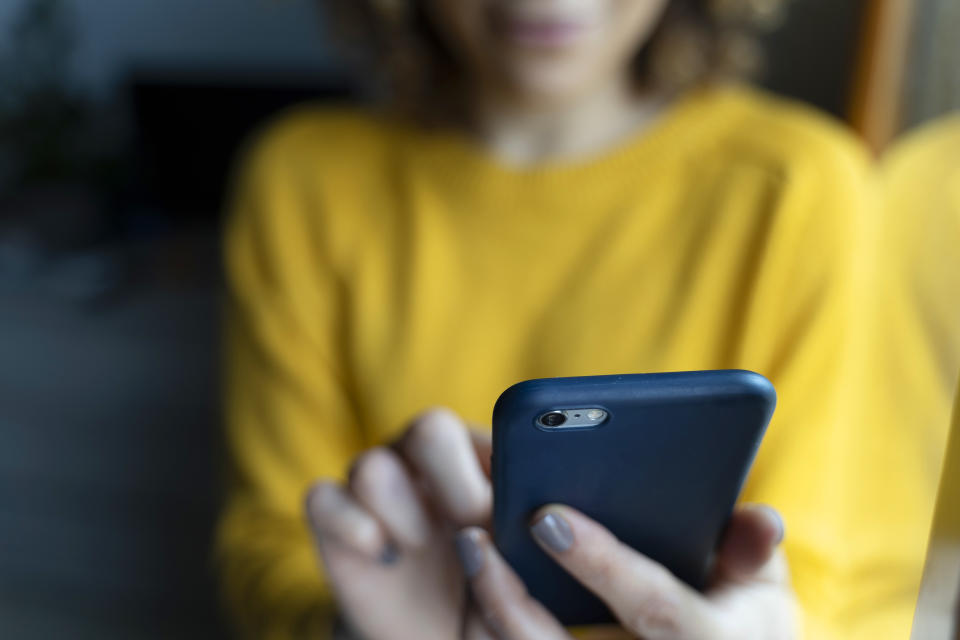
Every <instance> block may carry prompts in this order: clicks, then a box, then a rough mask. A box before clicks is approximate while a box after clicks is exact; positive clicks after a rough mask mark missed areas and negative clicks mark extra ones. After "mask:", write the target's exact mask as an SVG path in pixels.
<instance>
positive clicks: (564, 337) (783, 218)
mask: <svg viewBox="0 0 960 640" xmlns="http://www.w3.org/2000/svg"><path fill="white" fill-rule="evenodd" d="M342 4H343V6H342V7H341V8H346V9H347V10H352V11H353V13H354V15H355V16H356V17H358V18H359V22H358V24H360V25H361V26H365V27H366V31H362V32H361V35H359V36H358V37H357V40H358V41H360V42H362V43H364V44H365V45H370V49H371V50H372V51H374V52H375V53H376V54H377V55H375V56H374V62H377V63H379V64H380V68H386V69H388V71H389V73H388V76H389V78H391V79H393V80H394V83H393V91H392V92H387V93H386V95H388V96H389V97H391V98H392V99H393V100H392V102H391V103H390V104H391V105H392V106H393V107H394V108H393V109H392V110H385V111H373V110H370V111H365V110H358V109H319V110H318V109H309V108H308V109H303V110H301V111H299V112H297V113H293V114H290V115H288V116H287V117H286V118H285V119H284V120H282V121H281V122H280V123H278V124H276V125H275V126H274V127H273V128H272V129H271V130H270V131H268V132H267V133H266V134H264V135H263V136H262V138H261V139H260V141H259V142H258V144H257V145H256V147H255V148H254V149H253V150H252V152H251V153H250V156H249V159H248V161H247V163H246V166H245V169H244V171H243V172H242V174H241V176H240V179H239V184H238V190H237V196H236V199H235V201H234V207H233V217H232V219H231V224H230V228H229V231H228V235H227V263H228V272H229V280H230V287H231V293H232V302H233V306H232V309H231V318H230V319H231V322H230V337H229V344H228V356H229V360H228V375H229V378H228V395H227V421H228V428H229V440H230V444H231V451H232V456H233V462H234V469H235V476H236V483H235V487H234V489H233V492H232V495H231V498H230V502H229V505H228V507H227V510H226V512H225V514H224V516H223V520H222V523H221V528H220V536H219V550H220V557H221V561H222V566H223V573H224V580H225V584H226V588H227V594H228V597H229V599H230V601H231V602H232V604H233V605H234V607H235V611H236V614H237V615H238V616H239V617H240V618H241V620H242V621H243V623H244V624H245V625H246V626H247V628H248V629H250V630H251V632H252V633H254V634H256V635H261V636H263V637H276V638H282V637H298V636H312V635H320V634H323V633H326V632H328V631H329V623H330V620H331V619H332V617H333V616H332V611H333V608H332V602H331V592H332V593H333V594H334V595H335V599H336V602H337V605H336V606H337V608H338V610H339V613H340V616H341V621H342V623H343V626H344V628H346V629H349V630H350V631H351V632H352V633H354V634H355V635H357V636H359V637H364V638H370V639H372V640H376V639H378V638H445V637H457V636H458V634H461V633H463V634H466V635H467V636H468V637H478V638H482V637H511V638H529V637H537V638H554V637H564V634H565V633H566V631H564V630H562V629H561V628H560V627H559V625H557V623H556V622H555V621H554V620H553V619H552V618H551V617H550V616H549V614H548V613H546V612H545V611H543V610H542V609H540V608H538V606H537V605H536V603H533V602H531V601H530V600H529V598H524V597H521V594H522V590H520V587H519V585H518V584H517V582H516V580H515V578H514V577H513V576H512V574H511V573H510V572H509V570H508V569H507V568H506V567H505V565H503V564H502V562H500V560H499V557H498V556H497V555H496V553H495V551H494V550H493V549H492V547H491V546H490V544H489V538H488V537H487V535H486V533H485V532H484V531H483V529H481V528H476V526H477V525H481V526H482V525H483V524H485V523H486V522H487V521H488V519H489V511H490V486H489V480H488V479H487V476H486V474H485V461H486V459H487V454H486V452H485V449H486V446H487V445H486V443H485V441H484V438H483V437H482V436H476V435H470V433H469V432H468V431H467V429H466V426H465V425H466V424H468V423H470V424H475V425H478V427H477V429H478V430H482V429H483V428H484V427H485V425H486V424H487V421H488V416H489V413H490V410H491V408H492V405H493V402H494V400H495V399H496V397H497V395H498V394H499V392H500V391H502V390H503V389H504V388H506V387H507V386H509V385H510V384H511V383H513V382H516V381H518V380H522V379H526V378H533V377H545V376H561V375H589V374H603V373H623V372H636V371H668V370H689V369H712V368H728V367H739V368H748V369H753V370H755V371H758V372H760V373H763V374H764V375H766V376H767V377H769V378H770V379H771V380H772V381H773V382H774V383H775V385H776V386H777V389H778V392H779V396H780V405H779V407H778V409H777V414H776V416H775V418H774V422H773V423H772V424H771V427H770V429H769V432H768V435H767V437H766V440H765V442H764V445H763V447H762V450H761V452H760V454H759V457H758V459H757V462H756V465H755V467H754V470H753V472H752V474H751V477H750V479H749V481H748V486H747V488H746V490H745V494H744V499H745V500H746V501H748V502H756V503H765V504H771V505H774V506H775V507H776V508H777V509H778V510H779V512H780V513H781V514H782V516H783V519H784V520H785V521H786V522H787V523H788V524H789V529H790V534H789V536H787V537H786V539H785V542H784V549H785V552H786V553H785V556H784V555H783V554H782V552H780V551H779V550H778V549H777V546H778V544H779V540H780V538H781V537H782V527H781V524H780V520H779V518H778V516H777V515H776V514H775V512H773V511H772V510H771V509H768V508H765V507H742V508H741V509H740V510H739V511H738V512H737V514H736V515H735V517H734V520H733V523H732V525H731V527H730V531H729V532H728V535H727V537H726V539H725V540H724V542H723V544H722V546H721V550H720V555H719V561H718V574H717V577H716V581H715V584H714V585H713V587H712V588H711V589H710V590H709V591H708V592H707V593H706V594H698V593H693V592H691V591H690V590H688V589H686V588H685V587H684V586H682V585H680V584H678V583H677V582H676V580H674V579H673V578H672V576H669V574H667V573H666V572H665V571H663V570H662V569H661V568H660V567H657V566H655V565H653V564H652V563H650V562H649V561H648V560H646V559H645V558H643V557H642V556H640V555H639V554H636V553H635V552H633V551H631V550H627V549H624V548H622V547H620V546H618V545H617V543H616V541H614V540H612V538H611V537H610V536H609V535H608V534H606V533H605V531H604V530H603V529H602V527H600V526H599V525H597V524H596V523H593V522H592V521H590V520H589V519H588V518H586V517H584V516H583V515H581V514H578V513H576V512H573V511H572V510H570V509H566V508H564V507H562V506H551V507H547V509H546V510H545V511H544V512H543V513H541V514H539V515H538V517H537V518H536V519H535V520H534V522H532V527H533V529H532V534H533V535H535V537H537V539H538V540H540V541H541V542H542V544H543V545H544V548H545V549H547V550H548V552H550V553H552V554H553V555H554V557H555V558H556V559H557V561H558V562H560V563H561V564H563V565H564V566H565V567H566V568H567V569H568V570H570V571H571V572H572V573H573V574H574V575H575V576H577V577H578V578H579V579H580V580H582V581H584V582H585V583H586V584H587V585H588V586H590V587H591V588H594V589H595V590H596V591H597V592H598V594H599V595H601V597H603V598H604V599H606V600H607V602H608V603H609V604H610V605H611V608H612V609H613V610H614V612H615V613H617V614H618V615H619V616H620V618H621V620H622V621H623V624H624V631H625V632H627V633H633V634H635V635H637V636H642V637H647V638H680V637H696V638H719V637H724V638H726V637H739V638H747V637H757V638H759V637H763V638H767V637H777V638H782V637H794V636H795V635H797V634H799V633H800V630H799V629H800V627H801V625H802V628H803V629H804V633H805V634H806V635H805V636H804V637H811V638H844V639H847V638H855V637H863V638H877V637H884V638H892V637H897V636H898V634H899V635H900V636H903V635H904V634H905V632H906V630H907V629H908V628H909V620H910V613H911V611H912V606H913V598H914V596H915V592H916V585H917V581H918V579H919V570H920V555H921V553H922V545H923V539H924V536H925V533H926V525H927V522H928V520H927V518H928V516H929V512H930V508H931V506H930V505H931V501H932V497H931V494H932V487H927V486H926V485H924V484H923V483H922V482H921V481H920V480H918V479H916V478H913V477H912V476H908V475H907V474H905V473H904V474H903V475H902V477H901V476H898V475H897V474H898V473H899V471H900V469H901V467H902V468H903V469H907V468H908V462H909V461H904V460H901V459H900V458H899V456H901V455H902V454H901V452H902V451H905V450H909V448H904V447H903V446H902V445H903V441H904V440H906V439H908V437H909V435H908V434H906V433H901V432H900V431H899V430H898V429H897V428H896V426H892V427H891V428H886V429H881V430H880V431H881V433H883V437H882V438H880V439H878V438H875V437H873V430H874V429H876V428H877V424H867V420H866V419H865V417H866V412H865V411H863V410H862V408H863V407H866V406H870V407H877V406H878V404H877V401H878V399H877V398H874V397H873V394H872V393H871V387H870V385H869V382H868V380H867V379H866V377H865V372H864V371H863V370H862V368H861V367H860V364H861V363H862V362H864V360H863V358H861V357H860V356H861V354H862V353H863V351H864V350H865V348H866V345H867V343H866V337H867V333H868V332H867V331H866V327H867V326H868V325H867V324H866V323H865V322H862V320H863V315H865V314H866V313H867V312H868V310H869V309H870V307H871V305H872V304H873V300H872V299H871V291H872V285H871V284H870V282H868V272H867V270H865V269H863V268H862V267H863V264H862V263H861V261H860V258H859V257H858V256H862V255H864V254H862V253H860V252H859V251H858V250H857V245H858V243H860V242H861V239H862V238H863V237H865V236H864V234H863V233H862V231H863V230H864V229H865V228H866V225H868V222H869V219H868V217H867V216H866V209H867V200H868V197H867V195H866V187H865V183H866V182H867V180H866V178H865V176H866V173H867V171H866V168H865V167H866V161H865V158H864V155H863V153H862V152H861V150H860V148H859V147H858V146H857V145H856V144H855V143H854V142H852V141H851V139H850V138H849V137H848V135H847V134H846V133H845V132H844V131H843V130H842V129H841V128H839V127H837V126H836V125H834V124H832V123H830V122H829V121H827V120H826V119H824V118H823V117H822V116H820V115H818V114H816V113H814V112H812V111H811V110H809V109H806V108H803V107H800V106H797V105H794V104H790V103H787V102H783V101H780V100H777V99H774V98H772V97H769V96H766V95H762V94H760V93H756V92H754V91H751V90H748V89H745V88H742V87H738V86H736V85H726V84H723V83H719V82H717V81H715V80H714V79H713V78H714V76H715V74H714V73H711V72H715V71H717V70H718V66H722V65H723V64H724V62H725V60H727V59H728V58H729V56H724V55H722V53H723V52H724V51H730V50H731V49H730V48H728V47H726V46H724V45H723V43H724V42H726V41H728V39H727V38H725V37H724V34H725V31H726V29H724V28H722V24H721V23H722V21H721V20H720V18H718V16H717V15H716V14H715V13H714V12H713V10H710V9H708V7H727V8H728V10H729V8H730V7H731V6H733V7H734V9H735V8H736V6H737V4H736V3H713V2H705V1H704V2H701V1H699V0H673V1H668V0H647V1H644V2H635V1H632V0H580V1H576V2H575V1H572V0H571V1H566V0H513V1H509V2H508V1H505V0H504V1H498V0H409V1H397V2H385V1H383V2H351V3H342ZM725 15H727V18H729V19H735V18H736V16H737V15H738V14H737V12H736V11H733V13H732V14H729V13H728V14H725ZM731 15H732V16H733V17H732V18H730V16H731ZM732 50H733V51H741V50H742V47H733V49H732ZM733 57H734V58H736V57H737V56H733ZM866 236H867V237H870V236H871V234H866ZM879 400H884V399H883V398H880V399H879ZM435 406H445V407H449V409H446V410H434V411H428V412H426V413H423V411H424V409H425V408H428V407H435ZM881 408H882V407H881ZM872 411H873V409H872ZM869 417H871V418H872V419H873V420H874V421H876V420H880V421H881V423H882V421H883V420H884V412H883V411H882V410H880V411H874V412H873V413H871V415H870V416H869ZM881 426H883V424H881ZM405 430H407V431H406V435H405V436H403V437H402V438H400V435H401V434H402V433H403V432H404V431H405ZM389 442H397V444H395V445H394V446H393V447H390V448H385V447H383V446H380V447H379V448H374V449H372V450H369V451H368V452H367V453H365V454H362V452H364V450H367V449H368V448H370V447H375V446H376V445H383V444H385V443H389ZM864 443H869V446H868V449H867V450H868V451H869V453H870V455H869V456H864V455H862V454H861V452H862V451H863V450H864ZM361 454H362V455H361ZM358 456H359V458H358ZM355 459H356V461H355ZM875 461H877V462H875ZM351 465H353V472H352V473H351V474H350V477H349V478H348V477H347V472H348V468H350V467H351ZM323 479H326V480H323ZM318 480H321V481H320V482H319V483H318V484H316V485H315V486H314V489H313V490H312V491H311V492H310V493H309V496H308V498H307V511H308V514H309V520H310V521H311V523H312V525H313V527H312V530H308V527H307V524H306V518H304V517H303V515H302V510H303V504H304V499H305V498H304V496H305V495H306V494H307V490H308V488H309V487H310V486H311V485H314V483H316V482H317V481H318ZM894 485H895V486H894ZM892 489H895V491H893V490H892ZM885 492H886V493H885ZM464 526H467V527H470V528H467V529H466V530H464V531H462V532H461V533H460V534H459V535H458V536H457V538H456V539H457V544H456V548H457V549H458V550H459V552H460V557H461V559H462V562H463V568H461V564H460V563H459V562H458V560H457V556H456V554H455V553H454V544H453V539H454V532H455V531H456V530H457V528H460V527H464ZM317 549H319V552H320V555H321V556H322V559H323V564H324V569H323V571H322V572H318V571H317V569H316V566H315V565H316V560H315V558H314V553H315V551H316V550H317ZM591 550H593V552H592V553H591ZM787 562H789V565H790V572H791V573H792V579H790V578H788V572H787V568H786V565H787ZM321 574H322V576H323V577H321ZM464 576H466V577H468V578H469V579H470V582H471V587H472V593H473V596H474V597H473V598H472V600H473V604H471V606H470V609H469V611H468V612H467V615H466V617H463V615H462V614H463V611H464V601H463V588H462V581H463V579H464ZM794 592H795V593H796V596H794V595H793V593H794ZM795 604H799V610H800V616H799V622H797V621H795V620H794V608H795Z"/></svg>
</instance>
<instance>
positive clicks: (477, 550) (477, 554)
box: [455, 531, 483, 578]
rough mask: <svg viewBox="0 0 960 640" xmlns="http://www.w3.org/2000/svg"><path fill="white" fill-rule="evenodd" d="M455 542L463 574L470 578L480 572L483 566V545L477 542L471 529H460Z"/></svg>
mask: <svg viewBox="0 0 960 640" xmlns="http://www.w3.org/2000/svg"><path fill="white" fill-rule="evenodd" d="M455 542H456V547H457V555H458V556H460V564H461V565H463V572H464V574H466V576H467V577H468V578H472V577H473V576H475V575H477V574H478V573H480V569H482V568H483V547H481V546H480V543H479V542H477V538H476V534H475V533H474V532H473V531H461V532H460V533H458V534H457V538H456V540H455Z"/></svg>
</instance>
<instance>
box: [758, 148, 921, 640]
mask: <svg viewBox="0 0 960 640" xmlns="http://www.w3.org/2000/svg"><path fill="white" fill-rule="evenodd" d="M826 160H827V159H825V161H824V162H823V163H818V164H819V167H817V168H811V173H810V176H811V178H810V180H808V181H807V185H806V186H803V185H801V187H802V188H799V189H797V191H796V193H795V194H794V195H793V196H792V197H790V196H789V195H788V197H786V198H785V201H784V207H785V209H784V211H783V212H782V213H781V215H779V216H778V217H779V218H780V220H782V222H781V223H778V224H788V225H791V226H792V228H791V229H790V230H789V233H782V234H779V236H774V243H775V244H773V246H770V247H768V254H769V255H770V256H773V257H775V259H776V260H780V261H782V264H780V265H779V268H777V269H768V270H763V269H761V273H764V272H765V271H766V273H769V274H773V275H771V276H761V279H760V281H759V282H758V285H757V288H756V289H755V291H754V296H753V298H752V303H751V306H750V309H749V312H748V321H747V323H746V324H745V327H746V331H747V332H748V335H747V336H746V337H745V339H744V349H743V351H742V359H741V361H740V363H741V365H742V366H747V367H750V368H755V369H756V370H758V371H760V372H762V373H766V374H767V375H768V377H770V378H771V379H772V380H773V381H774V383H775V384H776V386H777V389H778V394H779V396H780V398H781V403H780V406H779V407H778V411H777V415H776V416H775V418H774V421H775V422H774V424H773V425H772V427H771V430H770V432H769V436H768V439H767V441H766V442H765V444H764V446H763V448H762V450H761V453H760V457H759V458H758V464H757V466H756V468H755V473H754V474H753V476H752V477H751V480H750V482H749V484H748V488H747V491H746V495H745V498H746V499H748V500H751V501H759V502H766V503H769V504H773V505H775V506H777V508H778V509H780V510H781V512H782V513H783V515H784V518H785V520H786V522H787V523H788V526H789V528H790V530H791V536H790V537H789V538H788V539H787V541H786V545H785V548H786V552H787V556H788V558H789V559H790V563H791V569H792V572H793V578H794V580H793V581H794V586H795V589H796V591H797V595H798V597H799V599H800V601H801V603H802V609H803V614H804V620H803V627H804V637H809V638H818V639H820V638H837V639H840V638H843V639H849V638H877V637H885V638H901V637H902V638H906V637H907V635H908V634H909V628H910V621H911V618H912V613H913V606H914V602H915V598H916V589H917V583H918V580H919V572H920V566H921V562H922V553H923V548H924V539H925V536H926V528H927V524H928V522H929V513H930V508H931V505H932V502H931V501H932V496H933V491H934V487H933V485H932V484H931V483H930V482H929V479H928V475H929V474H927V473H925V471H924V469H923V467H924V463H925V455H924V447H925V444H924V438H925V435H924V434H923V433H922V432H919V431H918V430H917V429H916V428H915V425H914V424H912V423H911V421H910V420H909V417H908V416H909V414H910V411H911V409H912V407H911V403H914V399H913V398H911V397H909V396H904V394H898V393H896V392H895V391H894V390H892V389H891V388H890V387H889V385H887V382H886V381H887V380H889V379H890V376H891V375H893V373H894V372H893V371H892V369H891V365H892V364H893V363H892V362H890V361H885V360H883V359H882V354H883V353H884V352H885V350H886V349H889V348H890V346H891V345H892V344H894V343H896V341H897V339H898V337H897V335H895V334H893V333H891V332H890V330H889V327H887V326H886V325H885V324H884V323H883V322H881V321H880V316H881V315H882V310H881V309H879V308H878V301H879V298H878V289H879V287H880V286H882V282H880V281H879V280H878V279H877V273H878V269H877V265H878V262H877V260H878V258H879V256H877V254H876V251H875V248H876V239H877V236H876V231H877V228H878V222H879V220H878V216H879V212H878V210H877V209H878V208H877V207H876V206H875V204H874V202H873V191H872V189H873V185H872V184H871V181H870V178H869V176H868V175H867V174H866V169H865V168H864V167H861V166H858V165H857V163H854V162H852V160H851V159H846V160H844V159H843V158H834V159H833V161H830V162H828V161H826ZM772 259H774V258H772ZM749 334H754V335H759V336H773V338H772V339H768V340H757V339H754V338H752V337H751V335H749ZM899 366H901V367H904V368H906V369H909V368H910V367H912V366H920V365H919V364H918V363H916V362H909V361H906V362H901V363H900V365H899Z"/></svg>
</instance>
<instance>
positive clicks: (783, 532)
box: [767, 507, 787, 544]
mask: <svg viewBox="0 0 960 640" xmlns="http://www.w3.org/2000/svg"><path fill="white" fill-rule="evenodd" d="M767 510H768V511H769V512H770V513H771V514H773V517H774V518H776V520H777V525H778V528H779V529H780V533H779V534H777V541H776V542H774V544H780V543H781V542H783V538H784V537H785V536H786V535H787V526H786V525H785V524H784V523H783V516H781V515H780V512H779V511H777V510H776V509H774V508H772V507H767Z"/></svg>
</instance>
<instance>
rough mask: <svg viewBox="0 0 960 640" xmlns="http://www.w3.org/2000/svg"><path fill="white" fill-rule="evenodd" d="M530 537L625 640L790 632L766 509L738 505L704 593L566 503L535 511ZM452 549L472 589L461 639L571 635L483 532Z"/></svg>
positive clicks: (462, 537) (773, 639)
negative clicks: (609, 615) (604, 609)
mask: <svg viewBox="0 0 960 640" xmlns="http://www.w3.org/2000/svg"><path fill="white" fill-rule="evenodd" d="M531 533H532V534H533V536H534V538H535V539H536V540H537V542H538V543H539V544H540V546H541V547H542V548H543V549H544V551H546V552H547V553H548V554H549V555H550V556H551V557H553V558H554V560H556V561H557V562H558V563H559V564H560V565H561V566H562V567H563V568H564V569H566V570H567V571H568V572H569V573H570V574H571V575H573V576H574V577H575V578H577V580H579V581H580V582H582V583H583V584H584V585H585V586H586V587H587V588H588V589H590V590H591V591H592V592H593V593H595V594H596V595H597V596H598V597H599V598H600V599H601V600H603V601H604V602H605V603H606V604H607V606H609V607H610V610H611V611H612V612H613V613H614V615H616V617H617V619H618V620H619V621H620V623H621V624H622V625H623V631H625V632H626V634H627V635H628V637H637V638H643V639H644V640H688V639H689V640H734V639H737V640H741V639H743V638H762V639H764V640H787V639H790V638H794V637H795V634H796V625H795V621H794V597H793V594H792V592H791V590H790V586H789V576H788V571H787V563H786V559H785V558H784V556H783V553H782V551H780V550H779V549H778V548H777V547H778V545H779V543H780V541H781V540H782V538H783V524H782V521H781V520H780V517H779V516H778V515H777V513H776V512H775V511H774V510H773V509H770V508H768V507H763V506H745V507H740V508H738V509H737V510H736V512H735V513H734V515H733V517H732V519H731V522H730V526H729V527H728V529H727V532H726V534H725V537H724V539H723V541H722V543H721V546H720V549H719V550H718V555H717V567H716V569H717V571H716V576H715V579H714V582H713V585H712V586H711V588H710V589H709V590H708V591H707V592H706V593H702V594H701V593H699V592H697V591H695V590H694V589H692V588H690V587H689V586H687V585H686V584H685V583H683V582H681V581H680V580H678V579H677V578H675V577H674V576H673V575H672V574H671V573H670V572H669V571H667V569H665V568H664V567H663V566H662V565H660V564H657V563H656V562H654V561H652V560H650V559H649V558H647V557H646V556H643V555H641V554H639V553H637V552H636V551H634V550H633V549H631V548H630V547H628V546H626V545H625V544H623V543H621V542H620V541H619V540H617V539H616V538H615V537H614V536H613V535H612V534H611V533H610V532H609V531H608V530H607V529H605V528H604V527H602V526H601V525H599V524H597V523H596V522H594V521H593V520H591V519H590V518H588V517H586V516H585V515H583V514H582V513H580V512H578V511H576V510H574V509H572V508H569V507H563V506H556V505H550V506H547V507H544V508H543V509H541V510H540V511H539V512H538V513H537V515H536V516H534V518H533V520H532V525H531ZM457 550H458V552H459V554H460V558H461V562H462V563H463V566H464V570H465V573H466V575H467V577H468V579H469V581H470V586H471V589H472V591H473V608H474V609H473V611H472V612H471V613H470V619H469V620H468V622H467V633H466V634H465V637H466V638H467V639H468V640H484V639H489V638H496V639H498V640H569V639H570V638H572V636H571V635H570V633H569V632H568V631H566V630H565V629H564V627H563V626H562V625H561V624H560V623H559V622H558V621H557V620H556V618H554V617H553V616H552V615H551V614H550V612H548V611H547V610H546V609H545V608H544V607H543V606H542V605H541V604H540V603H539V602H537V601H536V600H534V599H533V598H532V597H530V596H529V595H528V594H527V592H526V589H525V588H524V586H523V583H522V582H521V581H520V579H519V578H518V577H517V575H516V574H515V573H514V572H513V570H512V569H511V568H510V567H509V565H507V563H506V562H505V561H504V560H503V558H502V557H501V556H500V555H499V554H498V553H497V551H496V549H495V548H494V546H493V545H492V544H491V542H490V538H489V536H488V535H487V533H486V532H485V531H484V530H482V529H479V528H476V527H472V528H469V529H465V530H463V531H462V532H461V533H460V534H459V535H458V537H457ZM621 633H622V632H621ZM598 637H612V636H608V635H602V636H598Z"/></svg>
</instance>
